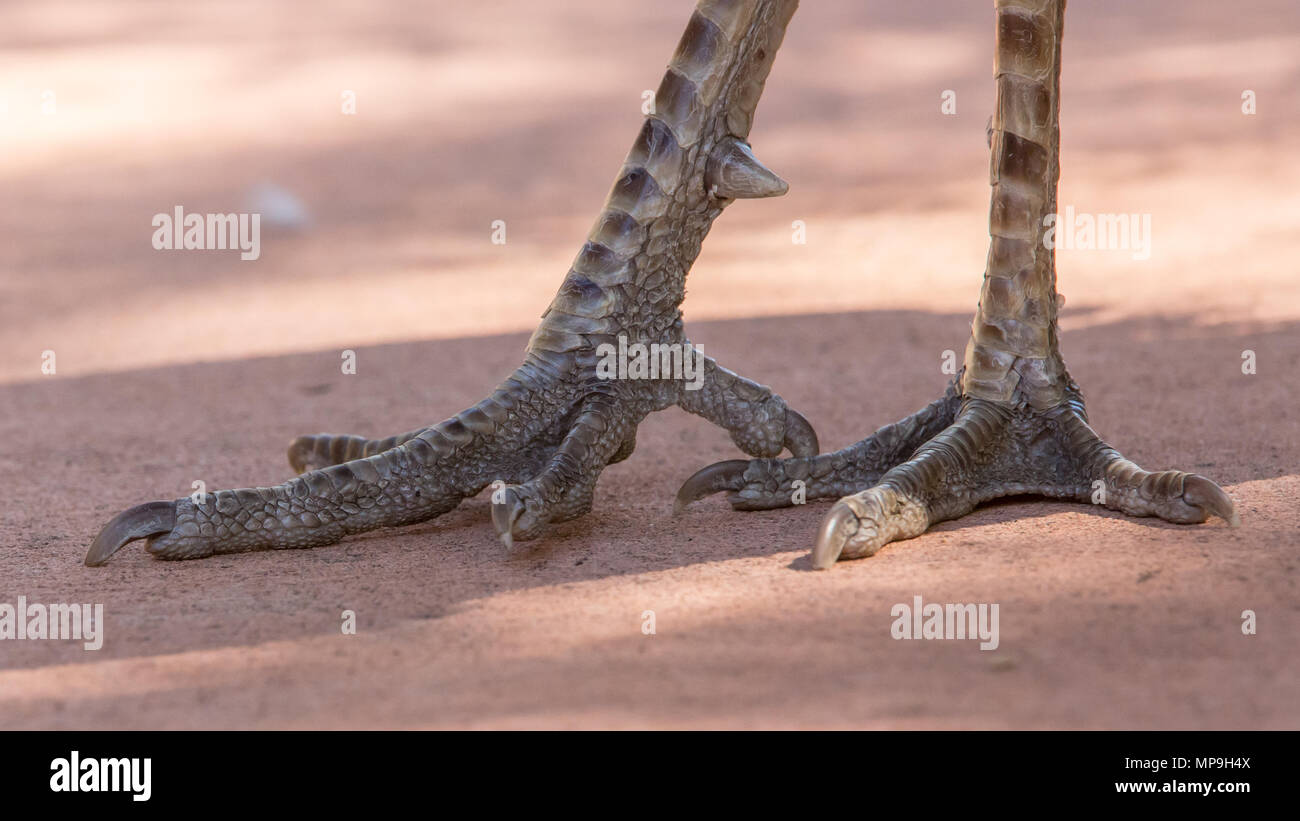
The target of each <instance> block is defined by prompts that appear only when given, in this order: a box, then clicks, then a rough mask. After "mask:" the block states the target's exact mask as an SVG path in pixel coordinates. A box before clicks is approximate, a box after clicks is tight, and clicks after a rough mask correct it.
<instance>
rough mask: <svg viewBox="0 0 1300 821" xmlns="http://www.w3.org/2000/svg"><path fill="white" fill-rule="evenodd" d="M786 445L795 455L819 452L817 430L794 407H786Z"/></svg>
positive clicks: (810, 454)
mask: <svg viewBox="0 0 1300 821" xmlns="http://www.w3.org/2000/svg"><path fill="white" fill-rule="evenodd" d="M785 447H786V448H787V449H788V450H789V451H790V452H791V453H793V454H794V455H795V456H816V455H817V454H818V452H819V451H818V445H817V431H815V430H813V426H812V425H811V424H809V423H808V420H807V419H805V418H804V416H803V414H802V413H799V412H798V411H797V410H795V409H794V408H786V409H785ZM696 475H697V476H698V475H699V474H696Z"/></svg>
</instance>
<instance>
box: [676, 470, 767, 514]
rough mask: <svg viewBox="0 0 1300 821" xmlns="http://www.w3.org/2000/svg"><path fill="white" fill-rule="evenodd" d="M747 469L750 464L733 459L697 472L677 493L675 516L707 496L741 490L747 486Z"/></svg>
mask: <svg viewBox="0 0 1300 821" xmlns="http://www.w3.org/2000/svg"><path fill="white" fill-rule="evenodd" d="M747 467H749V462H746V461H745V460H744V459H732V460H730V461H727V462H717V463H715V464H712V465H709V466H708V467H706V468H701V469H700V470H699V471H696V473H695V475H694V476H692V477H691V478H689V479H687V480H686V481H685V483H683V484H682V487H681V489H680V490H678V491H677V498H676V499H674V500H673V515H676V514H678V513H681V512H682V510H684V509H685V508H686V506H687V505H689V504H690V503H691V502H695V501H699V500H700V499H703V498H704V497H705V496H712V495H713V494H714V493H719V492H721V491H724V490H740V489H741V488H742V487H744V485H745V468H747Z"/></svg>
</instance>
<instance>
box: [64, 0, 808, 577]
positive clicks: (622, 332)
mask: <svg viewBox="0 0 1300 821" xmlns="http://www.w3.org/2000/svg"><path fill="white" fill-rule="evenodd" d="M796 5H797V3H796V0H701V1H700V3H699V6H698V8H697V9H696V11H695V13H694V14H693V15H692V16H691V19H690V22H689V24H688V26H687V28H686V32H685V34H684V35H683V36H682V39H681V42H680V44H679V45H678V47H677V50H676V52H675V53H674V54H673V57H672V60H671V62H670V64H669V68H668V71H667V73H666V74H665V75H664V78H663V81H662V82H661V83H660V86H659V89H658V92H657V94H656V97H655V109H654V113H652V114H651V115H650V116H649V117H648V118H647V119H646V121H645V124H644V126H643V127H642V129H641V132H640V134H639V136H638V137H637V139H636V142H635V144H634V145H633V147H632V150H631V151H630V152H629V153H628V156H627V160H626V161H625V163H624V164H623V167H622V169H621V170H620V171H619V174H618V177H617V180H616V181H615V183H614V186H613V190H612V191H611V192H610V195H609V197H608V199H607V200H606V203H605V207H604V209H603V210H602V211H601V213H600V216H599V217H598V218H597V220H596V224H595V226H594V227H593V228H592V230H591V233H590V234H589V235H588V237H587V242H586V243H585V244H584V245H583V247H582V249H581V250H580V251H579V253H578V256H577V259H576V260H575V261H574V263H573V267H572V268H571V269H570V271H569V273H568V275H567V276H566V277H565V279H564V282H563V284H562V285H561V286H560V289H559V291H558V293H557V294H556V296H555V299H554V300H553V301H552V302H551V305H550V307H549V308H547V310H546V312H545V313H544V314H543V317H542V321H541V324H540V325H539V326H538V328H537V330H536V332H535V333H534V334H533V336H532V339H531V340H530V342H529V344H528V349H527V352H526V354H525V359H524V362H523V364H522V365H520V367H519V368H518V369H517V370H516V371H515V372H514V373H513V374H512V375H511V376H510V377H509V378H507V379H506V380H505V382H503V383H502V384H501V385H500V386H499V387H498V388H497V389H496V390H495V391H494V392H493V393H492V395H491V396H489V397H488V398H486V399H484V400H483V401H482V402H480V403H478V404H477V405H475V406H474V407H472V408H470V409H468V410H466V411H464V412H462V413H460V414H458V415H456V416H455V417H453V418H451V419H448V420H446V421H444V422H441V423H439V424H437V425H434V426H432V427H429V428H425V429H421V430H417V431H411V432H408V433H405V434H402V435H400V436H396V437H390V438H387V439H377V440H369V439H365V438H363V437H358V436H336V435H329V434H320V435H316V436H306V437H301V438H299V439H298V440H296V441H295V442H294V443H293V444H292V445H291V446H290V449H289V460H290V463H291V465H292V466H293V468H294V469H295V470H297V471H299V472H303V471H305V472H303V473H302V475H301V476H299V477H297V478H294V479H291V480H290V481H288V482H285V483H284V484H281V485H277V486H275V487H265V488H250V489H242V490H222V491H217V492H215V493H210V494H208V495H207V498H206V499H205V500H204V503H203V504H202V505H196V504H195V503H194V502H193V501H191V499H189V498H184V499H179V500H176V501H174V502H151V503H148V504H146V505H141V506H139V507H136V508H132V509H131V510H128V511H126V512H124V513H122V514H120V515H119V516H118V517H116V518H115V519H114V520H113V521H111V522H110V523H109V524H108V525H107V526H106V527H105V528H104V530H103V531H102V532H101V533H100V535H99V536H98V537H97V538H96V540H95V542H94V544H93V545H92V546H91V548H90V552H89V553H88V555H87V557H86V563H87V564H91V565H95V564H101V563H102V562H104V561H105V560H107V559H108V557H109V556H110V555H112V553H113V552H114V551H116V550H118V549H119V548H120V547H121V546H122V545H123V544H125V543H126V542H128V541H130V540H132V539H138V538H148V539H149V544H148V548H149V550H150V551H151V552H152V553H153V554H154V555H155V556H158V557H161V558H168V559H180V558H195V557H200V556H208V555H212V554H214V553H227V552H233V551H241V550H259V549H267V548H289V547H312V546H316V545H324V544H330V543H332V542H336V541H338V540H339V539H341V538H343V537H345V536H347V535H349V534H353V533H359V532H361V531H365V530H370V529H373V528H376V527H381V526H396V525H405V524H410V523H413V522H419V521H423V520H426V519H429V518H431V517H434V516H437V515H439V514H441V513H444V512H446V511H448V510H451V509H452V508H454V507H455V506H456V505H457V504H459V502H460V501H461V500H462V499H464V498H466V497H468V496H473V495H475V494H476V493H478V492H479V491H481V490H482V489H483V488H485V487H487V486H488V485H489V484H491V483H493V482H495V481H497V480H500V481H502V482H504V483H505V485H504V486H503V487H501V488H499V490H498V491H497V492H496V493H494V504H493V521H494V524H495V526H496V528H497V531H498V533H499V535H500V536H501V538H502V539H503V541H505V542H506V544H507V545H509V544H511V542H512V541H513V540H514V539H523V538H531V537H534V536H536V535H538V534H539V533H540V532H541V531H542V530H543V529H544V528H545V526H546V524H547V523H548V522H554V521H562V520H565V519H571V518H573V517H576V516H579V515H582V514H583V513H585V512H587V511H588V510H589V509H590V507H591V499H592V492H593V488H594V487H595V483H596V479H597V477H599V475H600V472H601V470H602V469H603V468H604V467H605V466H606V465H608V464H610V463H612V462H616V461H619V460H621V459H625V458H627V457H628V456H629V455H630V454H631V452H632V449H633V447H634V446H635V436H636V428H637V425H638V424H639V423H640V422H641V420H642V419H643V418H645V416H646V414H648V413H651V412H653V411H657V410H662V409H664V408H667V407H670V406H672V405H674V404H676V405H680V406H681V407H682V408H684V409H686V410H688V411H690V412H692V413H696V414H699V415H701V416H703V417H705V418H706V419H708V420H709V421H711V422H713V423H715V424H717V425H720V426H722V427H724V428H726V429H727V430H728V431H730V433H731V435H732V438H733V439H734V440H735V442H736V443H737V444H738V445H739V446H740V447H741V448H742V449H743V450H744V451H745V452H747V453H749V454H751V455H753V456H764V457H772V456H776V455H777V454H779V453H780V452H781V450H782V448H783V447H788V448H789V449H790V451H791V452H792V453H794V454H796V455H799V456H811V455H813V454H815V453H816V452H817V439H816V435H815V434H814V433H813V430H812V428H811V427H810V426H809V425H808V423H807V422H806V421H805V420H804V419H803V417H801V416H800V415H799V414H797V413H795V412H794V411H793V410H790V409H789V408H787V407H786V404H785V402H784V400H782V399H781V397H780V396H778V395H776V394H774V393H773V392H772V391H770V390H769V389H767V388H765V387H763V386H761V385H758V384H756V383H754V382H752V381H750V380H748V379H745V378H743V377H740V376H737V375H736V374H733V373H731V372H730V371H727V370H726V369H725V368H722V367H720V366H719V365H718V364H717V363H715V362H713V361H712V360H709V359H705V360H704V370H705V372H704V379H703V382H702V384H701V385H700V388H699V390H689V389H688V387H687V386H688V383H687V382H686V381H685V380H684V379H682V378H677V379H673V378H662V377H661V378H657V379H638V380H632V379H607V378H602V376H601V374H600V373H599V372H598V370H597V352H598V348H599V346H601V345H602V344H611V345H616V344H618V343H619V341H620V337H623V338H625V339H626V342H627V344H629V345H633V344H638V343H639V344H651V343H657V344H661V345H680V346H682V350H683V351H684V352H685V353H687V354H689V353H690V352H691V351H692V349H691V348H690V343H689V341H688V340H687V339H686V337H685V335H684V332H683V329H682V322H681V312H680V310H679V306H680V304H681V302H682V299H683V296H684V294H685V287H686V273H687V271H688V270H689V269H690V267H691V264H692V263H693V262H694V261H695V258H696V256H697V255H698V254H699V251H700V244H701V242H702V241H703V240H704V237H705V235H706V234H707V233H708V231H709V227H710V226H711V225H712V223H713V220H714V219H716V218H717V216H718V215H719V214H720V213H722V210H723V209H724V208H725V207H726V206H727V205H728V204H730V202H731V201H732V200H733V199H735V198H740V197H745V198H753V197H762V196H774V195H778V194H781V193H784V191H785V190H786V186H785V183H784V182H783V181H781V180H780V179H779V178H778V177H776V175H774V174H772V172H770V171H768V170H767V169H766V168H764V167H763V166H762V165H761V164H759V163H758V161H757V160H755V159H754V157H753V154H752V153H751V152H750V150H749V147H748V144H747V143H746V142H745V140H746V138H747V137H748V135H749V131H750V126H751V124H752V122H753V117H754V111H755V108H756V107H757V105H758V100H759V97H760V96H761V94H762V91H763V85H764V83H765V82H766V79H767V75H768V72H769V70H770V69H771V66H772V61H773V60H774V59H775V57H776V52H777V49H778V48H779V47H780V45H781V40H782V38H783V37H784V34H785V28H786V25H787V23H788V22H789V20H790V17H791V15H793V13H794V10H795V7H796ZM670 376H671V375H670Z"/></svg>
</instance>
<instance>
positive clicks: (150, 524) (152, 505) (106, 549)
mask: <svg viewBox="0 0 1300 821" xmlns="http://www.w3.org/2000/svg"><path fill="white" fill-rule="evenodd" d="M175 526H176V503H175V502H145V503H144V504H142V505H136V506H135V507H133V508H131V509H130V510H126V511H123V512H122V513H119V514H117V515H116V516H114V517H113V520H112V521H111V522H109V523H108V524H106V525H104V529H103V530H101V531H99V535H98V536H96V537H95V541H94V542H92V543H91V545H90V551H89V552H88V553H86V566H87V567H98V566H99V565H101V564H103V563H104V562H106V561H108V557H109V556H112V555H113V554H114V553H116V552H117V551H119V550H121V549H122V546H123V545H125V544H126V543H127V542H133V541H135V540H136V539H144V538H147V537H149V536H157V535H159V534H162V533H170V532H171V529H172V528H173V527H175Z"/></svg>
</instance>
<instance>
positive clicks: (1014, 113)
mask: <svg viewBox="0 0 1300 821" xmlns="http://www.w3.org/2000/svg"><path fill="white" fill-rule="evenodd" d="M996 8H997V52H996V59H995V62H994V74H995V77H996V79H997V104H996V110H995V112H994V115H993V120H992V129H991V139H990V144H991V148H992V168H991V184H992V187H993V194H992V204H991V207H990V209H989V233H990V237H991V242H990V248H989V256H988V266H987V268H986V270H985V276H984V285H983V288H982V290H981V293H980V303H979V308H978V310H977V311H976V313H975V320H974V322H973V323H972V325H971V337H970V341H969V343H968V345H967V347H966V361H965V365H964V367H963V368H962V372H961V374H960V375H959V376H958V379H957V385H956V388H957V389H953V388H950V389H949V393H948V395H947V396H946V397H945V398H944V399H942V400H939V401H938V402H935V403H934V404H932V405H931V406H930V407H929V408H927V409H924V410H923V411H921V412H919V413H917V414H915V415H913V416H912V417H909V418H908V419H905V420H903V421H902V422H900V423H898V424H897V425H892V426H887V427H885V428H882V429H881V430H880V431H878V432H877V433H876V434H875V435H873V436H871V437H868V438H867V439H864V440H863V441H861V442H858V443H857V444H855V445H852V446H850V447H848V448H845V449H844V450H842V451H839V452H837V453H832V454H823V455H821V456H817V457H813V458H811V459H808V458H799V457H796V458H794V459H785V460H775V459H761V460H756V461H752V462H743V461H733V462H723V463H719V464H717V465H712V466H710V467H707V468H705V469H704V470H702V471H700V472H699V473H697V474H696V475H695V476H693V477H691V479H690V480H688V481H687V483H686V484H685V485H684V486H683V487H682V490H681V491H680V492H679V493H678V500H677V501H678V505H679V506H681V505H685V504H688V503H690V502H691V501H693V500H694V499H697V498H700V497H702V496H704V495H707V494H709V493H714V492H718V491H723V490H725V491H729V492H730V501H731V504H732V506H733V507H736V508H738V509H760V508H774V507H784V506H787V505H789V504H791V496H792V494H791V488H790V482H791V481H792V480H793V479H797V478H802V477H803V476H805V475H812V476H814V477H830V480H826V479H824V478H823V479H822V480H820V481H810V482H808V485H807V488H806V498H807V499H815V498H833V497H835V496H839V495H843V494H845V493H849V494H850V495H846V496H844V498H842V499H840V501H839V502H837V503H836V504H835V506H834V507H832V508H831V511H830V513H828V514H827V516H826V518H825V520H824V521H823V523H822V527H821V531H820V533H819V534H818V538H817V542H816V545H815V547H814V548H813V553H812V563H813V565H814V566H815V567H819V568H826V567H829V566H830V565H832V564H834V563H835V562H836V561H837V560H838V559H840V558H854V557H860V556H870V555H872V554H873V553H875V552H876V551H877V550H879V549H880V548H881V547H883V546H884V545H885V544H888V543H889V542H892V541H896V540H899V539H907V538H911V537H914V536H918V535H920V534H921V533H924V532H925V530H926V529H927V528H929V527H930V525H932V524H934V523H936V522H941V521H944V520H946V519H952V518H955V517H958V516H962V515H964V514H966V513H968V512H970V511H971V510H972V509H973V508H974V507H975V506H976V505H978V504H980V503H982V502H985V501H988V500H990V499H994V498H998V497H1000V496H1008V495H1018V494H1036V495H1040V496H1047V497H1052V498H1058V499H1073V500H1077V501H1083V502H1093V503H1095V504H1101V505H1104V506H1106V507H1108V508H1111V509H1114V510H1119V511H1122V512H1124V513H1128V514H1130V515H1133V516H1159V517H1161V518H1163V519H1166V520H1168V521H1171V522H1179V523H1197V522H1203V521H1205V520H1206V518H1208V517H1209V516H1210V515H1215V516H1219V517H1221V518H1223V519H1226V520H1227V521H1228V522H1229V523H1231V524H1235V523H1236V521H1237V515H1236V512H1235V510H1234V507H1233V504H1232V500H1231V499H1230V498H1229V497H1228V495H1227V494H1226V493H1224V492H1223V490H1222V489H1221V488H1219V486H1218V485H1216V484H1214V483H1213V482H1211V481H1210V480H1209V479H1206V478H1205V477H1203V476H1197V475H1195V474H1188V473H1183V472H1180V471H1172V470H1171V471H1163V472H1160V473H1151V472H1148V471H1145V470H1142V469H1141V468H1139V467H1138V466H1137V465H1135V464H1133V463H1132V462H1130V461H1128V460H1127V459H1124V458H1123V457H1122V456H1120V454H1119V453H1118V452H1117V451H1116V450H1115V449H1113V448H1111V447H1110V446H1109V445H1107V444H1106V443H1105V442H1103V441H1102V440H1101V439H1100V438H1099V437H1098V436H1097V434H1096V433H1095V432H1093V430H1092V428H1090V427H1089V426H1088V423H1087V415H1086V412H1085V410H1084V404H1083V397H1082V394H1081V393H1080V391H1079V388H1078V386H1077V385H1075V384H1074V382H1073V381H1072V380H1071V379H1070V376H1069V374H1068V373H1067V372H1066V369H1065V363H1064V361H1063V360H1062V358H1061V355H1060V350H1059V347H1058V344H1057V338H1058V333H1057V308H1058V304H1059V298H1058V296H1057V293H1056V265H1055V257H1054V254H1053V251H1052V249H1050V248H1048V247H1046V244H1045V243H1044V242H1043V238H1042V230H1043V225H1044V221H1043V218H1044V217H1045V216H1046V215H1048V214H1052V213H1055V210H1056V182H1057V179H1058V177H1059V175H1060V163H1059V144H1060V139H1059V130H1058V128H1059V127H1058V111H1059V100H1060V93H1059V92H1060V76H1061V75H1060V71H1061V33H1062V30H1063V25H1064V14H1065V2H1064V0H997V4H996ZM927 440H928V441H927ZM913 450H915V452H914V453H913V452H912V451H913ZM909 455H910V458H909ZM815 468H820V469H821V471H822V472H821V473H818V471H817V470H816V469H815ZM863 488H865V489H863ZM853 491H857V492H853Z"/></svg>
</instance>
